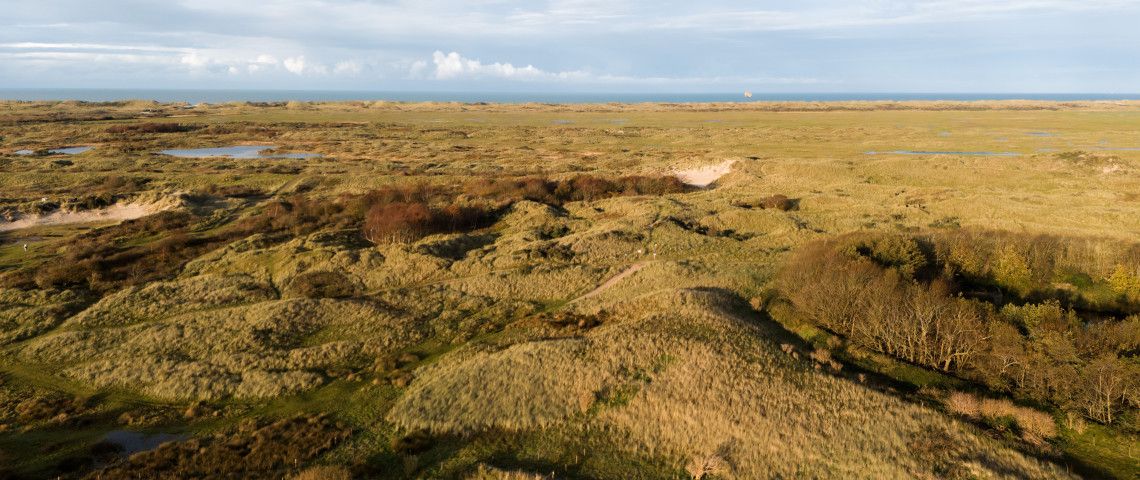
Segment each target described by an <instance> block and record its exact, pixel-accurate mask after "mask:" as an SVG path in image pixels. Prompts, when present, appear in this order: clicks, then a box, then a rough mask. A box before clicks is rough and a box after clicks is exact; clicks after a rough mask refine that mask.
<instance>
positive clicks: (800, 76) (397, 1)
mask: <svg viewBox="0 0 1140 480" xmlns="http://www.w3.org/2000/svg"><path fill="white" fill-rule="evenodd" d="M3 3H4V5H2V6H0V9H2V10H3V14H2V15H0V87H9V88H13V87H77V88H81V87H92V88H108V87H121V88H251V89H266V88H269V89H353V90H384V91H392V90H413V91H433V90H438V91H535V92H622V91H638V92H645V91H650V92H729V91H740V90H745V89H750V90H754V91H758V92H964V93H969V92H985V93H997V92H1017V93H1042V92H1047V93H1059V92H1081V93H1135V92H1136V91H1140V28H1138V27H1137V26H1138V25H1140V0H1129V1H1122V0H1083V1H1062V0H1011V1H980V0H918V1H894V0H847V1H838V0H802V1H795V2H790V1H756V2H734V1H725V0H708V1H701V2H693V1H672V0H661V1H649V0H630V1H621V0H608V1H598V0H551V1H530V2H519V1H509V0H469V1H455V0H408V1H404V0H266V1H258V2H247V1H242V0H166V1H152V0H100V1H90V0H40V1H26V0H3Z"/></svg>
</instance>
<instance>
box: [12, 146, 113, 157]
mask: <svg viewBox="0 0 1140 480" xmlns="http://www.w3.org/2000/svg"><path fill="white" fill-rule="evenodd" d="M92 148H95V147H62V148H52V149H50V150H48V153H50V154H52V155H79V154H80V153H83V152H86V151H88V150H91V149H92ZM35 153H36V152H35V150H28V149H24V150H16V155H32V154H35Z"/></svg>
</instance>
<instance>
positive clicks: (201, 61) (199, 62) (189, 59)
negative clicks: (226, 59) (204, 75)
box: [180, 52, 210, 68]
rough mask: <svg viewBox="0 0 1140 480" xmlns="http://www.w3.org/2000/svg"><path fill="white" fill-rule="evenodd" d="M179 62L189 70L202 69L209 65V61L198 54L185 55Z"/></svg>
mask: <svg viewBox="0 0 1140 480" xmlns="http://www.w3.org/2000/svg"><path fill="white" fill-rule="evenodd" d="M180 61H181V62H182V64H183V65H187V66H189V67H190V68H202V67H205V66H207V65H209V64H210V59H209V58H207V57H205V56H204V55H202V54H200V53H198V52H190V53H187V54H186V55H183V56H182V57H181V59H180Z"/></svg>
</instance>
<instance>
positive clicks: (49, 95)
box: [0, 88, 1140, 104]
mask: <svg viewBox="0 0 1140 480" xmlns="http://www.w3.org/2000/svg"><path fill="white" fill-rule="evenodd" d="M0 100H81V101H88V102H109V101H118V100H156V101H159V102H187V103H194V104H196V103H224V102H285V101H292V100H295V101H349V100H367V101H379V100H386V101H394V102H461V103H479V102H487V103H552V104H562V103H645V102H652V103H701V102H837V101H853V100H872V101H907V100H952V101H977V100H1051V101H1081V100H1108V101H1112V100H1140V94H1122V93H763V92H753V94H752V96H751V97H750V98H747V97H745V95H744V92H721V93H535V92H412V91H399V92H391V91H387V92H386V91H353V90H173V89H171V90H159V89H153V90H147V89H86V88H84V89H79V88H76V89H69V88H58V89H36V88H0Z"/></svg>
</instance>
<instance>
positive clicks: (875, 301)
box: [779, 231, 1140, 427]
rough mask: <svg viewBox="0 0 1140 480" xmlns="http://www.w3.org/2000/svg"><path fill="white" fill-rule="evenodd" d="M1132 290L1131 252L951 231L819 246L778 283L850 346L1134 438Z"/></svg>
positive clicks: (1137, 274)
mask: <svg viewBox="0 0 1140 480" xmlns="http://www.w3.org/2000/svg"><path fill="white" fill-rule="evenodd" d="M1138 278H1140V256H1138V255H1137V249H1136V247H1135V246H1133V245H1123V244H1119V243H1115V242H1109V241H1100V240H1086V239H1064V238H1057V237H1029V238H1027V237H1021V236H1014V235H1008V234H1002V233H986V232H961V231H960V232H955V233H948V234H940V235H935V236H921V237H915V236H905V235H855V236H847V237H842V238H840V239H835V240H831V241H825V242H817V243H814V244H811V245H810V246H808V247H806V248H805V249H803V250H802V251H800V252H799V253H798V254H797V255H795V256H794V258H793V259H792V260H791V261H790V263H789V264H788V265H787V267H786V268H784V269H783V271H782V272H781V274H780V279H779V283H780V288H781V290H782V292H784V294H785V295H786V296H787V298H788V299H789V300H790V301H791V302H792V304H793V305H794V306H795V307H796V309H797V311H798V312H800V313H801V314H802V315H803V316H804V317H805V318H806V319H808V320H809V321H811V322H813V323H815V324H817V325H819V326H822V327H824V328H826V329H828V330H830V331H832V332H834V333H836V334H839V335H841V336H843V337H846V338H847V339H848V340H849V341H851V342H852V343H854V344H856V345H860V346H863V347H866V348H870V349H873V350H876V351H879V352H882V353H886V354H889V355H892V356H894V357H897V358H899V359H902V360H905V361H907V362H911V363H914V364H918V365H922V366H926V367H930V368H934V369H938V370H941V371H945V372H950V373H953V374H956V375H959V376H962V377H965V378H969V379H972V380H975V381H978V382H982V383H984V384H986V385H987V386H988V387H990V388H993V389H996V390H1003V391H1009V392H1011V393H1014V394H1016V395H1019V396H1022V397H1025V398H1029V399H1033V400H1035V401H1038V402H1044V403H1050V404H1053V405H1056V406H1057V407H1060V408H1063V409H1066V410H1073V411H1080V412H1081V413H1083V414H1084V415H1086V416H1088V417H1089V418H1091V419H1093V420H1096V421H1098V422H1102V423H1122V424H1128V426H1130V427H1135V425H1134V423H1135V422H1136V418H1135V411H1136V407H1137V406H1140V366H1138V364H1137V360H1136V354H1137V353H1138V349H1140V316H1138V315H1135V314H1131V315H1129V314H1130V313H1132V312H1135V311H1136V306H1137V304H1138V303H1140V292H1137V291H1135V290H1134V289H1133V284H1134V282H1137V279H1138ZM1122 414H1123V417H1124V419H1123V420H1122Z"/></svg>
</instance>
